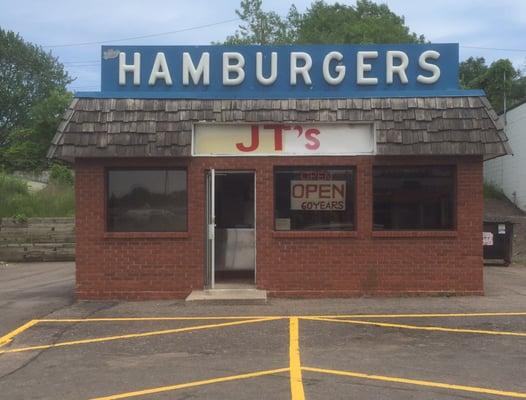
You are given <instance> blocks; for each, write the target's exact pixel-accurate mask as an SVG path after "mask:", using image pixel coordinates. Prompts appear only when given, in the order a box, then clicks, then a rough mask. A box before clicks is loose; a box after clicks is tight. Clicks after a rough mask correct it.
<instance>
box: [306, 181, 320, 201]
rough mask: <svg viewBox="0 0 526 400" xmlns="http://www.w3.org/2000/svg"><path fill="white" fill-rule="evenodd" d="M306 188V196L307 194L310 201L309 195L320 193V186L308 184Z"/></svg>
mask: <svg viewBox="0 0 526 400" xmlns="http://www.w3.org/2000/svg"><path fill="white" fill-rule="evenodd" d="M305 186H306V188H305V189H306V190H305V192H306V193H305V194H306V196H305V197H306V198H307V199H308V198H309V195H310V194H312V193H316V192H317V191H318V185H316V184H307V185H305Z"/></svg>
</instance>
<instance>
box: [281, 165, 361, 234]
mask: <svg viewBox="0 0 526 400" xmlns="http://www.w3.org/2000/svg"><path fill="white" fill-rule="evenodd" d="M313 169H332V170H338V169H340V170H352V171H353V185H352V190H353V199H352V201H353V212H352V218H353V229H290V230H278V229H276V215H277V214H276V211H277V204H276V196H277V182H276V172H277V171H280V170H281V171H287V170H313ZM272 188H273V193H272V232H273V233H274V234H275V235H278V236H289V235H294V236H305V235H313V236H332V235H337V236H347V235H355V234H356V233H357V232H358V168H357V166H356V165H354V164H353V165H341V164H338V165H325V164H323V165H304V164H302V165H274V167H273V168H272Z"/></svg>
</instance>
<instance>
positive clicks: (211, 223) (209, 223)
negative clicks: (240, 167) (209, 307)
mask: <svg viewBox="0 0 526 400" xmlns="http://www.w3.org/2000/svg"><path fill="white" fill-rule="evenodd" d="M205 198H206V200H205V202H206V204H205V253H206V254H205V287H209V288H211V289H213V288H214V286H215V225H216V224H215V170H214V169H213V168H211V169H210V170H208V171H206V176H205Z"/></svg>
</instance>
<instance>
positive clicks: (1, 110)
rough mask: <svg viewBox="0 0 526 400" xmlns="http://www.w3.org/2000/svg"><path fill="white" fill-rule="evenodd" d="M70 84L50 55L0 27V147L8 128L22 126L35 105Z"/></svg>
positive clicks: (70, 80) (61, 67)
mask: <svg viewBox="0 0 526 400" xmlns="http://www.w3.org/2000/svg"><path fill="white" fill-rule="evenodd" d="M70 82H72V79H71V78H70V77H69V76H68V74H67V73H66V72H65V71H64V67H63V65H62V64H61V63H59V62H58V60H57V59H56V58H55V57H53V56H52V55H51V53H46V52H45V51H44V50H42V48H41V47H39V46H36V45H34V44H31V43H28V42H26V41H24V40H23V39H22V38H21V37H20V36H19V35H18V34H16V33H14V32H11V31H5V30H3V29H1V28H0V145H3V144H4V143H5V141H6V138H7V132H8V131H9V130H10V129H11V128H13V127H15V126H24V125H25V122H26V121H27V118H28V115H29V112H30V110H31V109H32V107H33V106H34V105H35V104H37V103H38V102H40V101H42V100H44V99H45V98H47V97H48V96H49V95H50V94H51V92H53V91H54V90H59V91H61V92H65V91H66V85H67V84H68V83H70Z"/></svg>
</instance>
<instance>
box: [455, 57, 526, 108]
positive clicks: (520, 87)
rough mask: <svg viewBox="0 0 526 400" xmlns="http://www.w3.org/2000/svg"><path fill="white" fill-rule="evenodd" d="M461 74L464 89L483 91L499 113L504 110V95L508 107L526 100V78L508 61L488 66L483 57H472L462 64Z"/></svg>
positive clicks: (500, 61)
mask: <svg viewBox="0 0 526 400" xmlns="http://www.w3.org/2000/svg"><path fill="white" fill-rule="evenodd" d="M459 72H460V84H461V85H462V87H464V88H466V89H483V90H484V92H485V93H486V96H487V97H488V100H489V101H490V102H491V104H492V105H493V108H495V110H496V111H497V112H501V111H503V110H504V95H506V99H507V106H508V107H512V106H513V105H514V104H517V103H520V102H522V101H524V100H525V99H526V77H523V76H522V74H521V72H520V71H519V70H516V69H515V68H514V67H513V65H512V63H511V61H510V60H508V59H500V60H497V61H494V62H493V63H491V65H490V66H488V65H487V64H486V60H485V59H484V58H483V57H478V58H473V57H470V58H468V59H467V60H465V61H462V62H461V63H460V66H459Z"/></svg>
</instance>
